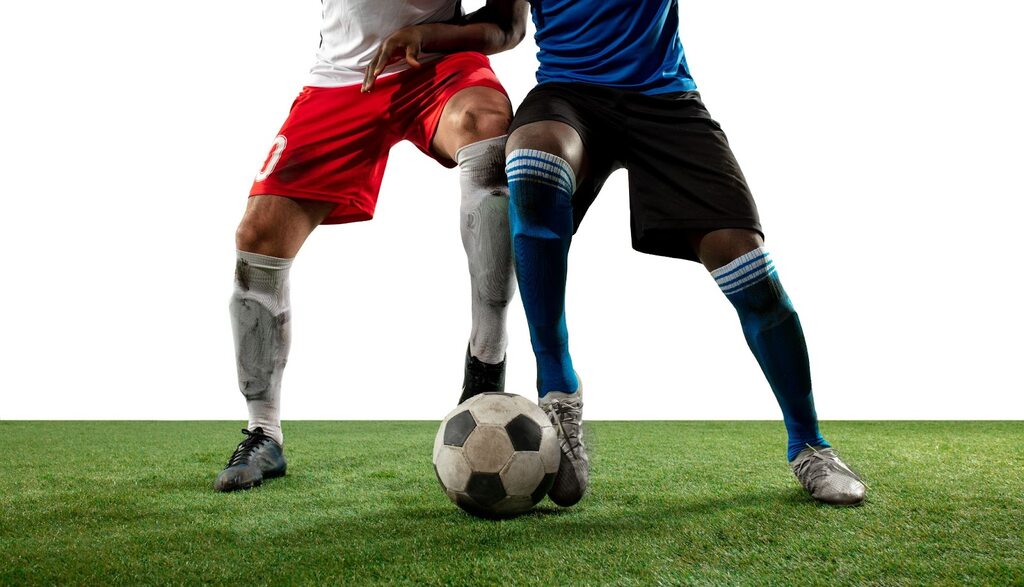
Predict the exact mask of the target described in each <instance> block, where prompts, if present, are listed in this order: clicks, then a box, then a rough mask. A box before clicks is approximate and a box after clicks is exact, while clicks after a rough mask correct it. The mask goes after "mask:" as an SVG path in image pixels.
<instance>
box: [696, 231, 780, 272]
mask: <svg viewBox="0 0 1024 587" xmlns="http://www.w3.org/2000/svg"><path fill="white" fill-rule="evenodd" d="M761 246H764V240H763V239H762V238H761V235H760V234H758V233H757V232H755V231H753V230H748V229H736V228H726V229H720V230H714V231H711V232H709V233H707V234H704V235H703V236H701V237H699V238H698V239H697V243H696V248H697V253H698V255H699V257H700V260H701V263H703V264H704V266H705V267H707V268H708V270H709V271H713V270H715V269H718V268H720V267H724V266H725V265H728V264H729V263H731V262H732V261H734V260H736V259H738V258H740V257H742V256H743V255H745V254H747V253H749V252H750V251H753V250H754V249H756V248H758V247H761Z"/></svg>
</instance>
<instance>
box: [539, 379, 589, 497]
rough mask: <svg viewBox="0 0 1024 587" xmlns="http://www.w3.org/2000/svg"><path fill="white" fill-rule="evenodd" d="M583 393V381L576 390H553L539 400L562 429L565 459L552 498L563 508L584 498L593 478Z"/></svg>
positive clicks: (542, 407)
mask: <svg viewBox="0 0 1024 587" xmlns="http://www.w3.org/2000/svg"><path fill="white" fill-rule="evenodd" d="M582 393H583V385H582V384H580V388H579V389H578V390H577V391H576V393H563V392H560V391H549V392H548V393H547V394H545V395H544V397H542V398H541V399H540V401H538V402H537V403H538V404H540V407H541V409H543V410H544V412H545V413H547V415H548V417H549V418H551V423H552V424H553V425H554V426H555V430H556V431H557V432H558V444H559V447H560V448H561V450H562V458H561V461H560V462H559V465H558V473H557V474H556V475H555V482H554V484H553V485H552V486H551V490H550V491H548V497H550V498H551V501H553V502H555V503H556V504H558V505H560V506H562V507H569V506H571V505H574V504H575V503H576V502H578V501H579V500H581V499H583V494H584V493H586V492H587V483H588V482H589V481H590V460H589V459H588V458H587V447H586V446H584V445H583V428H582V424H583V397H582Z"/></svg>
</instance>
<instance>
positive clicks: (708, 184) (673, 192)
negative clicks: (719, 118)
mask: <svg viewBox="0 0 1024 587" xmlns="http://www.w3.org/2000/svg"><path fill="white" fill-rule="evenodd" d="M625 112H626V115H627V121H626V123H625V124H626V131H627V139H626V144H627V147H626V155H625V159H626V168H627V169H628V170H629V192H630V215H631V231H632V237H633V247H634V248H635V249H636V250H638V251H641V252H644V253H651V254H655V255H662V256H668V257H678V258H683V259H689V260H693V261H697V260H698V258H699V255H698V251H697V250H696V248H695V247H694V244H695V243H694V240H693V239H692V235H693V234H695V233H707V232H709V231H714V230H719V229H731V228H735V229H745V230H749V231H753V232H756V233H758V234H760V233H761V225H760V221H759V218H758V213H757V206H756V205H755V203H754V198H753V196H752V195H751V193H750V189H749V187H748V186H747V182H746V179H745V178H744V176H743V172H742V171H741V170H740V166H739V163H737V161H736V158H735V156H734V155H733V153H732V149H731V148H730V147H729V142H728V140H727V139H726V136H725V133H723V132H722V129H721V127H720V126H719V125H718V123H717V122H715V121H714V120H713V119H712V118H711V116H710V114H708V112H707V109H705V108H704V105H703V104H702V103H701V101H700V97H699V95H698V94H697V93H696V92H683V93H681V94H673V95H667V96H645V95H642V94H634V95H633V96H631V97H630V99H629V100H627V103H626V108H625Z"/></svg>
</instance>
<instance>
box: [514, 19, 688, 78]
mask: <svg viewBox="0 0 1024 587" xmlns="http://www.w3.org/2000/svg"><path fill="white" fill-rule="evenodd" d="M530 3H531V4H532V6H533V22H534V24H535V25H536V26H537V34H536V36H535V37H534V38H535V39H536V41H537V47H539V48H540V51H539V52H538V53H537V60H538V61H540V68H539V69H538V70H537V82H538V83H542V84H543V83H547V82H582V83H588V84H596V85H601V86H608V87H614V88H620V89H623V90H630V91H636V92H642V93H644V94H664V93H666V92H683V91H687V90H695V89H697V85H696V84H695V83H694V82H693V78H692V77H690V72H689V69H688V68H687V67H686V57H685V56H684V55H683V44H682V43H681V42H680V41H679V3H678V0H531V2H530Z"/></svg>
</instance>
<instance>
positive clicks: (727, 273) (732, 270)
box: [715, 251, 768, 281]
mask: <svg viewBox="0 0 1024 587" xmlns="http://www.w3.org/2000/svg"><path fill="white" fill-rule="evenodd" d="M767 256H768V251H765V252H764V253H763V254H762V255H761V256H760V257H755V258H753V259H751V260H749V261H747V262H746V263H743V264H742V265H740V266H739V267H734V268H732V269H730V270H729V271H726V272H725V273H721V274H719V275H716V276H715V281H718V280H720V279H722V278H723V277H725V276H727V275H732V274H733V273H736V272H737V271H740V270H741V269H743V268H744V267H749V266H750V265H751V264H753V263H757V262H759V261H763V260H764V258H765V257H767Z"/></svg>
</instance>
